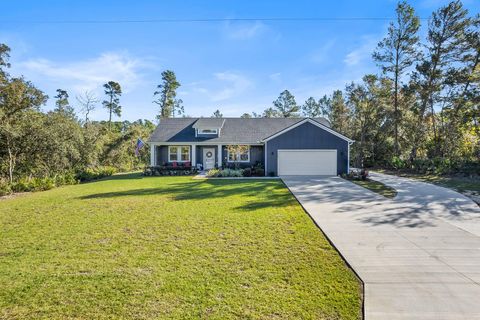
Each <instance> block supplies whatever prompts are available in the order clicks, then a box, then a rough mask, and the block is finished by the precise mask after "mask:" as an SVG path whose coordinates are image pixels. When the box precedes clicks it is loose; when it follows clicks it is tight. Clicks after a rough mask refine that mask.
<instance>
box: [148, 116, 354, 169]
mask: <svg viewBox="0 0 480 320" xmlns="http://www.w3.org/2000/svg"><path fill="white" fill-rule="evenodd" d="M148 142H149V144H150V146H151V158H150V165H151V166H163V165H172V164H174V165H175V166H176V165H187V166H190V165H193V166H197V165H198V166H199V167H201V168H203V169H204V170H208V169H212V168H216V167H229V166H233V164H234V163H236V164H237V165H240V166H241V167H251V166H256V165H260V166H263V167H264V168H265V174H266V175H275V176H276V175H338V174H342V173H347V172H348V170H349V160H350V145H351V144H352V143H353V140H351V139H349V138H347V137H345V136H344V135H342V134H340V133H338V132H336V131H335V130H333V129H331V128H330V123H329V122H328V121H327V120H326V119H324V118H248V119H247V118H246V119H244V118H165V119H162V120H161V121H160V123H159V125H158V127H157V128H156V129H155V131H154V132H153V133H152V135H151V137H150V139H149V141H148ZM228 145H246V146H248V148H242V149H245V150H244V151H243V152H241V153H236V154H231V153H229V152H228V150H227V146H228Z"/></svg>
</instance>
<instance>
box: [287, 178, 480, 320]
mask: <svg viewBox="0 0 480 320" xmlns="http://www.w3.org/2000/svg"><path fill="white" fill-rule="evenodd" d="M372 178H373V179H375V180H379V181H381V182H383V183H385V184H387V185H390V186H392V187H394V188H395V189H396V190H397V191H398V195H397V196H396V197H395V198H394V199H386V198H384V197H382V196H380V195H378V194H376V193H373V192H371V191H369V190H366V189H364V188H362V187H360V186H357V185H355V184H353V183H351V182H349V181H346V180H344V179H341V178H339V177H304V176H289V177H282V179H283V181H284V182H285V184H286V185H287V187H288V188H289V189H290V191H291V192H292V193H293V194H294V195H295V197H296V198H297V199H298V201H299V202H300V203H301V205H302V206H303V207H304V208H305V210H306V211H307V212H308V214H309V215H310V216H311V218H312V219H313V220H314V221H315V223H316V224H317V225H318V226H319V227H320V228H321V229H322V231H323V232H324V233H325V234H326V236H327V237H328V238H329V239H330V241H332V243H333V244H334V245H335V246H336V248H337V249H338V250H339V251H340V253H341V254H342V255H343V257H344V258H345V259H346V260H347V261H348V263H349V264H350V265H351V267H352V268H353V269H354V270H355V272H356V273H357V274H358V275H359V277H360V278H361V279H362V281H363V282H364V289H365V296H364V299H365V302H364V303H365V304H364V308H365V310H364V311H365V318H366V319H367V320H371V319H389V320H395V319H432V320H433V319H435V320H442V319H480V208H479V207H478V206H477V205H476V204H475V203H474V202H473V201H471V200H470V199H469V198H466V197H464V196H463V195H461V194H459V193H457V192H454V191H452V190H449V189H446V188H442V187H438V186H434V185H431V184H427V183H423V182H418V181H414V180H410V179H406V178H398V177H393V176H387V175H383V174H372Z"/></svg>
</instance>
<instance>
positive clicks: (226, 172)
mask: <svg viewBox="0 0 480 320" xmlns="http://www.w3.org/2000/svg"><path fill="white" fill-rule="evenodd" d="M243 172H244V170H242V169H223V170H220V169H212V170H210V171H208V172H207V176H209V177H243Z"/></svg>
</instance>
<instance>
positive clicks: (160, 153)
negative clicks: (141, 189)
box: [155, 144, 265, 168]
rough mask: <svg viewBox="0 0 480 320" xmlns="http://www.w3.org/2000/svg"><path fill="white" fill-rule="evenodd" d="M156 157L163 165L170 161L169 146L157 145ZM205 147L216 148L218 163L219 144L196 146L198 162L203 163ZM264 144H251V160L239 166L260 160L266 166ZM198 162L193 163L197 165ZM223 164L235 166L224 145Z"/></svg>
mask: <svg viewBox="0 0 480 320" xmlns="http://www.w3.org/2000/svg"><path fill="white" fill-rule="evenodd" d="M182 145H185V144H178V146H182ZM155 148H156V149H155V158H156V164H157V165H159V166H161V165H164V164H165V163H168V162H169V161H168V146H156V147H155ZM204 148H213V149H214V150H215V164H217V163H218V146H217V145H211V146H207V145H205V146H203V145H202V146H198V145H197V146H196V163H200V164H203V149H204ZM263 150H264V149H263V146H250V162H239V166H240V167H241V168H246V167H251V166H254V165H256V164H257V163H258V162H259V163H260V164H261V165H262V166H264V162H265V161H264V159H265V153H264V152H263ZM190 159H192V149H191V148H190ZM196 163H192V165H196ZM221 163H222V166H225V165H226V166H232V167H233V166H234V163H233V162H227V148H226V146H225V145H224V146H223V148H222V161H221Z"/></svg>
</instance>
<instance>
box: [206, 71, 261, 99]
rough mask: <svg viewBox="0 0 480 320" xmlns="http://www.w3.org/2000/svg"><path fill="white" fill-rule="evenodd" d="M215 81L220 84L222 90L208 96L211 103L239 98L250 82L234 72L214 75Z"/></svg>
mask: <svg viewBox="0 0 480 320" xmlns="http://www.w3.org/2000/svg"><path fill="white" fill-rule="evenodd" d="M214 76H215V78H216V79H217V81H220V83H221V84H222V87H223V88H222V89H220V90H218V91H216V92H214V93H213V94H211V95H210V98H211V100H212V101H214V102H217V101H223V100H228V99H230V98H232V97H235V96H239V95H240V94H242V93H243V92H245V90H247V89H248V88H249V87H250V86H251V84H252V83H251V81H250V80H249V79H247V78H246V77H245V76H243V75H241V74H239V73H235V72H230V71H226V72H218V73H215V74H214Z"/></svg>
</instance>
